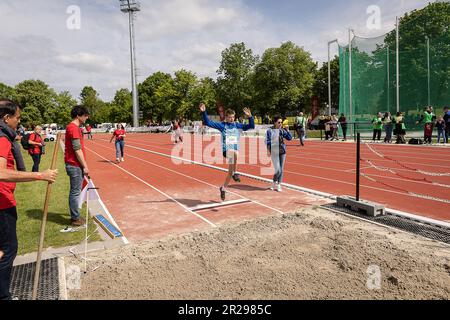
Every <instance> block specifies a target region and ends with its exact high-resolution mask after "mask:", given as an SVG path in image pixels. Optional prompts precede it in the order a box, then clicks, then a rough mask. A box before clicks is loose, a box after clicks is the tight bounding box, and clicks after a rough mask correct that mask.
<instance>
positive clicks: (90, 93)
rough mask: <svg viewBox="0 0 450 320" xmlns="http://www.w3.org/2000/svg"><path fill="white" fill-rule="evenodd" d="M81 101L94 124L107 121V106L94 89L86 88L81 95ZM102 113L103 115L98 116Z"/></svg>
mask: <svg viewBox="0 0 450 320" xmlns="http://www.w3.org/2000/svg"><path fill="white" fill-rule="evenodd" d="M80 100H81V104H82V105H84V106H85V107H86V108H87V109H88V110H89V113H90V121H91V122H92V123H102V122H103V121H102V120H105V110H104V109H105V104H104V102H103V101H101V100H100V99H99V98H98V93H97V91H96V90H95V89H94V88H92V87H90V86H86V87H84V88H83V89H82V90H81V93H80ZM100 112H101V114H97V113H100Z"/></svg>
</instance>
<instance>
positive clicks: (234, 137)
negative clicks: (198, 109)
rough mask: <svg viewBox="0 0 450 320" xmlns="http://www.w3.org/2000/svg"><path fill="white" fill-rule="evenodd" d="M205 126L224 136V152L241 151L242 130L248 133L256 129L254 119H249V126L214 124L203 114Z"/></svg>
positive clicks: (225, 123) (234, 123) (235, 123)
mask: <svg viewBox="0 0 450 320" xmlns="http://www.w3.org/2000/svg"><path fill="white" fill-rule="evenodd" d="M202 118H203V124H204V125H205V126H208V127H210V128H213V129H217V130H219V131H220V133H221V134H222V151H223V152H226V151H228V150H236V151H238V150H239V139H240V138H241V130H242V131H247V130H252V129H255V121H254V119H253V117H250V118H249V124H242V123H238V122H233V123H228V122H214V121H211V120H209V118H208V115H207V114H206V111H205V112H202Z"/></svg>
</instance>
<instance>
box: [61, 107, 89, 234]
mask: <svg viewBox="0 0 450 320" xmlns="http://www.w3.org/2000/svg"><path fill="white" fill-rule="evenodd" d="M71 116H72V122H71V123H69V125H68V126H67V128H66V137H65V154H64V162H65V164H66V172H67V175H68V176H69V178H70V192H69V208H70V217H71V224H72V226H75V227H80V226H83V225H84V224H85V223H86V221H85V220H84V218H82V217H81V216H80V209H79V207H78V204H79V202H78V200H79V197H80V194H81V188H82V186H83V179H84V176H89V168H88V165H87V162H86V152H85V150H84V136H83V130H82V129H81V125H83V124H84V123H85V122H86V120H87V119H88V118H89V111H88V110H87V108H86V107H85V106H75V107H74V108H73V109H72V111H71Z"/></svg>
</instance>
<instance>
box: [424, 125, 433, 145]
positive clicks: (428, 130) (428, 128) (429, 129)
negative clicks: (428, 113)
mask: <svg viewBox="0 0 450 320" xmlns="http://www.w3.org/2000/svg"><path fill="white" fill-rule="evenodd" d="M432 137H433V126H432V125H431V123H427V124H426V125H425V132H424V138H425V141H424V143H425V144H431V143H432Z"/></svg>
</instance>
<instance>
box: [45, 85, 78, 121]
mask: <svg viewBox="0 0 450 320" xmlns="http://www.w3.org/2000/svg"><path fill="white" fill-rule="evenodd" d="M56 102H57V106H58V107H57V109H56V112H55V115H54V118H53V121H50V122H56V123H57V124H59V125H62V126H67V125H68V124H69V123H70V121H72V117H71V115H70V112H71V111H72V108H73V107H74V106H76V105H77V100H75V99H74V98H73V97H72V95H71V94H70V93H69V92H68V91H63V92H61V93H59V94H58V96H57V97H56Z"/></svg>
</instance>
